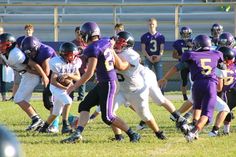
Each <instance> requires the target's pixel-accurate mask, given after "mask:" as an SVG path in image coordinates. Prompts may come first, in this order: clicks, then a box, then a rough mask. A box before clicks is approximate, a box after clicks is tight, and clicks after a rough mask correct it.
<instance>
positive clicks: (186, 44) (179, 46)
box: [172, 27, 192, 100]
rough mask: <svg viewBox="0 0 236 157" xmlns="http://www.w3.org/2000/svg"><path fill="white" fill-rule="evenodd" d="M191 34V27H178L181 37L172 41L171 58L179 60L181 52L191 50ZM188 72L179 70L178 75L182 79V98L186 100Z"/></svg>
mask: <svg viewBox="0 0 236 157" xmlns="http://www.w3.org/2000/svg"><path fill="white" fill-rule="evenodd" d="M191 35H192V29H191V28H190V27H182V28H181V29H180V36H181V39H178V40H176V41H175V42H174V43H173V48H174V51H173V54H172V57H173V58H175V59H178V60H179V61H180V60H181V56H182V54H183V53H186V52H187V51H189V50H192V39H191ZM188 74H189V69H183V70H181V71H180V76H181V81H182V84H181V91H182V94H183V98H184V100H188V97H187V85H188Z"/></svg>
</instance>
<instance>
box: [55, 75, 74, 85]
mask: <svg viewBox="0 0 236 157" xmlns="http://www.w3.org/2000/svg"><path fill="white" fill-rule="evenodd" d="M57 81H58V82H59V83H60V84H62V85H63V86H69V84H70V83H72V80H71V79H69V78H66V79H64V81H62V80H61V79H60V77H57Z"/></svg>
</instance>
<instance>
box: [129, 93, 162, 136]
mask: <svg viewBox="0 0 236 157" xmlns="http://www.w3.org/2000/svg"><path fill="white" fill-rule="evenodd" d="M148 90H149V89H148V88H147V89H146V91H143V92H142V94H144V92H146V94H144V95H142V94H141V93H139V94H138V93H134V94H130V95H131V96H130V97H129V99H128V101H129V102H131V104H133V108H134V110H135V112H136V113H137V114H138V115H139V117H140V118H141V119H142V121H144V122H145V123H146V125H147V126H148V127H149V128H151V129H152V131H153V132H154V134H155V135H156V137H157V138H158V139H161V140H165V139H166V136H165V135H164V133H163V131H161V130H160V129H159V127H158V125H157V123H156V121H155V119H154V117H153V115H152V113H151V111H150V108H149V95H148Z"/></svg>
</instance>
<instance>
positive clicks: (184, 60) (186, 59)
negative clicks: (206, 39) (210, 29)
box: [181, 52, 191, 62]
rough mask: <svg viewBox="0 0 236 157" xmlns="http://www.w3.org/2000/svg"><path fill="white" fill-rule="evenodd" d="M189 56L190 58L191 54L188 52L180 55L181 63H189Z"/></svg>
mask: <svg viewBox="0 0 236 157" xmlns="http://www.w3.org/2000/svg"><path fill="white" fill-rule="evenodd" d="M190 56H191V53H190V52H188V53H183V54H182V57H181V61H183V62H187V61H189V60H190V58H191V57H190Z"/></svg>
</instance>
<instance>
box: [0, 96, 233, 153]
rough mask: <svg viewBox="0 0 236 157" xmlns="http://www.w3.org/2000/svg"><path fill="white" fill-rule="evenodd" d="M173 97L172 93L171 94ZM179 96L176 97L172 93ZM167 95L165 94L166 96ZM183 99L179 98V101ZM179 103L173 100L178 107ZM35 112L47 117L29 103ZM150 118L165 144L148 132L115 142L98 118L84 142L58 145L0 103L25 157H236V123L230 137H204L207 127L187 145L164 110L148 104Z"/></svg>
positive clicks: (122, 112) (1, 120)
mask: <svg viewBox="0 0 236 157" xmlns="http://www.w3.org/2000/svg"><path fill="white" fill-rule="evenodd" d="M170 94H171V95H173V93H170ZM175 94H178V93H175ZM167 95H168V93H167ZM180 98H182V97H180ZM182 102H183V101H182V100H173V103H174V104H175V105H176V106H177V107H178V106H180V105H181V104H182ZM32 104H33V106H34V107H35V109H36V110H37V111H38V112H39V113H40V115H41V117H42V118H43V119H44V120H45V119H46V118H47V116H48V114H49V112H48V111H47V110H45V109H44V107H43V104H42V102H41V101H38V100H35V101H32ZM150 106H151V110H152V112H153V115H154V116H155V118H156V121H157V122H158V124H159V126H160V128H161V129H162V130H164V131H165V133H166V135H167V136H168V140H166V141H160V140H158V139H156V138H155V136H154V134H153V133H152V131H151V130H150V129H146V130H142V131H140V132H139V133H140V134H141V136H142V138H141V141H140V142H139V143H130V142H129V138H128V137H127V135H125V134H124V135H125V141H123V142H114V141H111V140H110V138H112V137H113V134H112V131H111V129H110V128H109V127H108V126H106V125H105V124H104V123H103V122H102V121H101V119H100V117H98V118H97V119H95V120H94V121H93V122H92V123H89V124H88V125H87V127H86V129H85V131H84V133H83V139H84V141H83V142H80V143H77V144H60V142H59V141H60V140H62V139H64V138H65V137H67V135H61V134H50V135H48V134H38V133H35V132H25V131H24V129H25V128H26V127H27V125H28V124H29V123H30V119H29V118H28V117H27V116H26V114H24V113H23V112H22V111H21V109H20V108H19V107H18V106H17V105H15V104H13V102H4V103H3V102H0V124H3V125H6V126H7V127H8V128H9V129H10V130H12V131H13V132H15V133H16V135H17V136H18V139H19V141H20V142H21V144H22V147H23V150H24V153H25V156H26V157H80V156H81V157H83V156H86V157H105V156H109V157H156V156H157V157H159V156H162V157H172V156H174V157H185V156H186V157H203V156H207V157H220V156H224V157H232V156H236V149H235V148H236V143H235V140H236V123H235V121H234V122H233V123H232V129H231V130H232V133H231V134H230V136H221V137H216V138H210V137H208V136H207V133H208V131H209V130H210V129H211V127H210V126H209V127H207V128H205V129H204V131H203V132H202V133H201V134H200V139H199V140H197V141H194V142H193V143H187V142H186V141H185V139H184V137H183V135H182V134H181V133H180V132H179V131H176V129H175V126H174V123H173V122H172V121H171V120H169V113H168V112H167V111H165V110H164V108H163V107H159V106H156V105H154V104H152V103H151V104H150ZM77 107H78V102H74V104H73V107H72V111H71V112H72V113H74V114H76V112H77ZM118 115H119V116H120V117H122V118H123V119H124V120H125V121H126V122H128V124H129V125H130V126H131V127H132V128H134V129H135V128H136V125H137V124H138V122H139V120H140V119H139V117H138V116H137V115H136V114H135V113H133V112H132V111H131V110H129V109H127V108H125V107H121V108H120V109H119V110H118Z"/></svg>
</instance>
